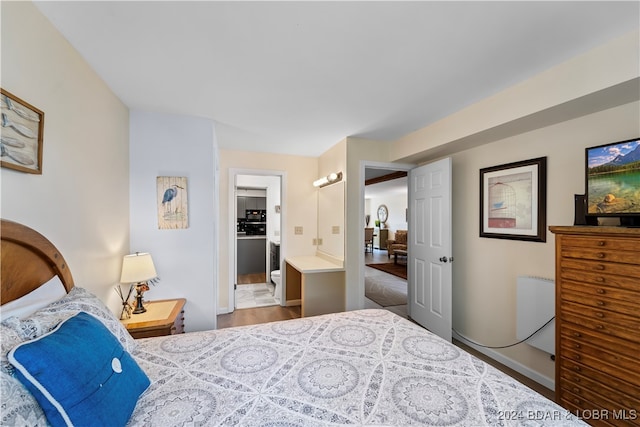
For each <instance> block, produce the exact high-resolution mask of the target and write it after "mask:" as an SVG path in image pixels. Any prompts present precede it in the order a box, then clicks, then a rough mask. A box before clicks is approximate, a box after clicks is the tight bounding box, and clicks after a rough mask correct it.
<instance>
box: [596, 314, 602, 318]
mask: <svg viewBox="0 0 640 427" xmlns="http://www.w3.org/2000/svg"><path fill="white" fill-rule="evenodd" d="M596 317H599V318H601V319H604V313H596Z"/></svg>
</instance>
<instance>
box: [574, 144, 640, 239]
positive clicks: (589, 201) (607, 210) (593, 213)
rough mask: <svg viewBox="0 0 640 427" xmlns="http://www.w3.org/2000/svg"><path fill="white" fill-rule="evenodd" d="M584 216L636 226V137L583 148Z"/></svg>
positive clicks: (639, 172) (639, 211) (639, 166)
mask: <svg viewBox="0 0 640 427" xmlns="http://www.w3.org/2000/svg"><path fill="white" fill-rule="evenodd" d="M585 158H586V167H585V171H586V172H585V181H586V182H585V204H586V216H587V217H617V218H620V225H622V226H636V227H637V226H640V138H635V139H629V140H626V141H619V142H612V143H609V144H604V145H599V146H597V147H588V148H586V155H585Z"/></svg>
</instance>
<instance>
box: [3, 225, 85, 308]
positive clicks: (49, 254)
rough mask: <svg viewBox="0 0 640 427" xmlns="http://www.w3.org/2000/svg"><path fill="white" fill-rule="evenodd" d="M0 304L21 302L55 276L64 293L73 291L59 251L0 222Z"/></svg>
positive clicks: (19, 227)
mask: <svg viewBox="0 0 640 427" xmlns="http://www.w3.org/2000/svg"><path fill="white" fill-rule="evenodd" d="M0 238H1V239H2V247H1V248H0V254H1V256H2V261H1V262H2V264H0V268H1V270H2V275H1V277H0V284H1V287H2V289H1V291H2V292H1V293H0V299H1V300H2V301H1V303H2V304H5V303H7V302H9V301H13V300H14V299H16V298H20V297H22V296H24V295H26V294H28V293H29V292H31V291H33V290H34V289H36V288H38V287H40V285H42V284H44V283H46V282H47V281H49V279H51V278H52V277H53V276H55V275H57V276H59V277H60V280H61V281H62V283H63V284H64V287H65V288H66V289H67V292H69V291H70V290H71V288H73V277H72V276H71V271H69V268H68V267H67V263H66V261H65V260H64V258H63V256H62V255H61V254H60V251H58V249H57V248H56V247H55V245H54V244H53V243H51V242H50V241H49V240H48V239H47V238H46V237H44V236H43V235H42V234H40V233H38V232H37V231H35V230H33V229H31V228H29V227H27V226H24V225H22V224H18V223H17V222H13V221H9V220H6V219H3V220H2V224H1V228H0Z"/></svg>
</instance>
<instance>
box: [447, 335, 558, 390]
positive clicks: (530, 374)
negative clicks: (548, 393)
mask: <svg viewBox="0 0 640 427" xmlns="http://www.w3.org/2000/svg"><path fill="white" fill-rule="evenodd" d="M452 333H453V336H454V337H455V338H456V339H457V340H459V341H461V342H463V343H464V344H465V345H468V346H469V347H471V348H473V349H474V350H476V351H478V352H480V353H482V354H484V355H485V356H487V357H490V358H491V359H493V360H495V361H496V362H500V363H502V364H503V365H504V366H506V367H508V368H511V369H513V370H514V371H516V372H518V373H520V374H522V375H524V376H525V377H527V378H529V379H531V380H533V381H535V382H537V383H538V384H541V385H543V386H545V387H546V388H548V389H549V390H555V388H556V382H555V379H553V378H549V377H547V376H545V375H542V374H541V373H540V372H537V371H534V370H533V369H531V368H529V367H527V366H525V365H523V364H522V363H520V362H518V361H516V360H513V359H511V358H509V357H507V356H505V355H504V354H502V353H498V352H497V351H495V350H492V349H490V348H486V347H480V346H479V345H476V344H474V343H472V342H471V341H469V339H468V338H467V337H465V336H463V335H460V334H459V333H457V332H456V331H452Z"/></svg>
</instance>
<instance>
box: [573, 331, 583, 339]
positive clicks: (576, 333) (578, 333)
mask: <svg viewBox="0 0 640 427" xmlns="http://www.w3.org/2000/svg"><path fill="white" fill-rule="evenodd" d="M573 336H574V337H578V338H580V337H581V336H582V334H581V333H580V332H574V333H573Z"/></svg>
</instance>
